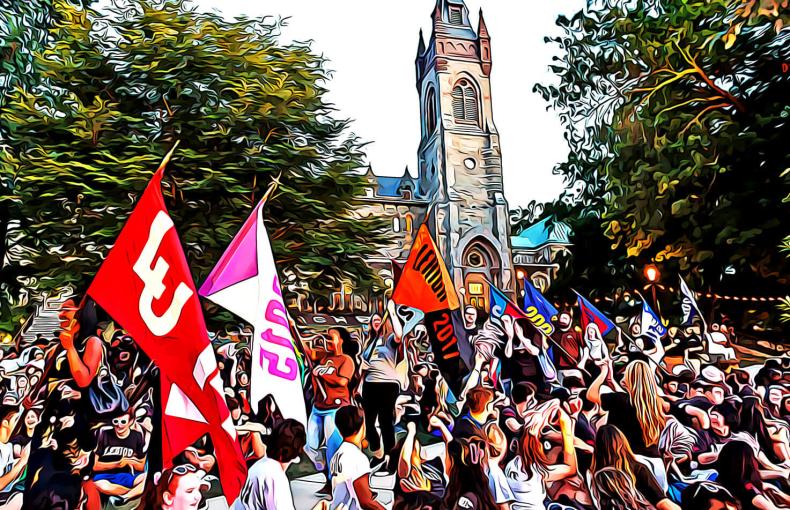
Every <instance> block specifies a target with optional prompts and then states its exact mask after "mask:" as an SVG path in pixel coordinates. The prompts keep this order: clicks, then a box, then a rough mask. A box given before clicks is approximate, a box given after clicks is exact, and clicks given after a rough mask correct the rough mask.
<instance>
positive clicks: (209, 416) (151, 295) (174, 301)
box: [88, 155, 246, 502]
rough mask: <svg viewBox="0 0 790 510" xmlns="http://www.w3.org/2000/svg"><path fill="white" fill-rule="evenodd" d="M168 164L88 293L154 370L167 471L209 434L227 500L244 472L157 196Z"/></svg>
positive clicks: (193, 295)
mask: <svg viewBox="0 0 790 510" xmlns="http://www.w3.org/2000/svg"><path fill="white" fill-rule="evenodd" d="M168 157H169V155H168ZM167 159H168V158H165V161H164V162H163V163H162V165H161V166H160V167H159V169H158V170H157V171H156V173H155V174H154V176H153V178H152V179H151V182H150V183H149V184H148V187H147V188H146V190H145V192H144V193H143V195H142V197H141V198H140V200H139V202H138V203H137V206H136V207H135V209H134V211H133V212H132V214H131V216H129V219H128V221H127V222H126V225H125V226H124V228H123V230H122V231H121V233H120V235H119V236H118V239H117V240H116V242H115V246H114V247H113V248H112V249H111V250H110V253H109V255H108V256H107V259H106V260H105V261H104V263H103V264H102V266H101V268H100V269H99V272H98V273H97V274H96V277H95V278H94V280H93V282H92V283H91V286H90V288H89V289H88V295H90V296H91V297H92V298H93V299H94V300H95V301H96V302H97V303H98V304H99V305H100V306H101V307H102V308H104V310H105V311H107V313H108V314H109V315H110V316H111V317H112V318H113V319H114V320H115V321H117V322H118V323H119V324H121V326H123V328H124V329H125V330H126V331H128V332H129V334H130V335H131V336H132V337H133V338H134V340H135V341H136V342H137V344H138V345H139V346H140V348H141V349H142V350H143V351H144V352H145V353H146V354H147V355H148V357H149V358H151V360H153V362H154V363H156V365H157V366H158V367H159V370H160V373H161V384H162V400H163V402H162V406H163V413H162V421H163V423H162V428H163V438H162V450H163V463H164V467H166V468H167V467H170V465H172V461H173V458H174V457H175V456H176V455H178V454H179V453H181V452H182V451H183V450H184V449H186V447H188V446H189V445H191V444H192V443H194V442H195V441H196V440H198V439H199V438H200V437H202V436H203V435H205V434H209V435H210V437H211V442H212V443H213V445H214V450H215V454H216V457H217V466H218V468H219V475H220V482H221V483H222V489H223V492H224V494H225V497H226V499H227V500H228V502H232V501H233V500H234V499H235V498H236V496H238V493H239V491H240V490H241V486H242V484H243V483H244V480H245V478H246V466H245V464H244V459H243V457H242V454H241V451H240V448H239V443H238V441H237V438H236V430H235V428H234V426H233V421H232V419H231V417H230V412H229V411H228V406H227V404H226V402H225V396H224V388H223V386H222V379H221V378H220V376H219V371H218V369H217V361H216V357H215V355H214V351H213V349H212V346H211V342H210V341H209V338H208V333H207V332H206V326H205V322H204V320H203V312H202V310H201V308H200V301H199V299H198V295H197V292H196V291H195V285H194V283H193V281H192V276H191V274H190V271H189V266H188V265H187V260H186V257H185V256H184V251H183V249H182V248H181V242H180V240H179V238H178V234H177V233H176V230H175V228H174V226H173V220H171V219H170V215H169V214H168V213H167V209H166V208H165V203H164V199H163V197H162V191H161V181H162V173H163V172H164V165H165V163H166V162H167Z"/></svg>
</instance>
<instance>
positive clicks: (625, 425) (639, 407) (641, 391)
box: [587, 360, 667, 460]
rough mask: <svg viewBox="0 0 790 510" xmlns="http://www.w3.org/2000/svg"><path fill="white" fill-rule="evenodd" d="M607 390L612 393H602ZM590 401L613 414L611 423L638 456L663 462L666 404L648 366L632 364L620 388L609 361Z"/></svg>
mask: <svg viewBox="0 0 790 510" xmlns="http://www.w3.org/2000/svg"><path fill="white" fill-rule="evenodd" d="M604 387H606V388H607V389H608V390H609V392H608V393H607V392H603V391H602V389H603V388H604ZM587 398H588V399H589V400H590V401H591V402H592V403H594V404H598V405H600V406H601V408H602V409H603V410H604V411H608V412H609V419H608V422H609V423H610V424H612V425H615V426H616V427H617V428H618V429H620V430H621V431H622V432H623V434H625V437H626V439H628V442H629V444H630V445H631V448H632V449H633V451H634V453H636V454H637V455H642V456H645V457H650V458H651V459H659V460H660V457H661V455H660V453H659V451H658V440H659V438H660V437H661V431H662V430H663V429H664V426H665V425H666V423H667V417H666V414H665V412H664V406H665V401H664V398H663V397H662V396H661V394H660V392H659V389H658V384H657V383H656V378H655V374H654V372H653V370H652V369H651V368H650V365H648V364H647V362H645V361H643V360H635V361H632V362H631V363H629V364H628V366H627V367H626V369H625V373H624V375H623V380H622V386H620V385H618V384H617V383H616V382H615V381H614V377H613V374H612V366H611V361H609V360H607V361H606V362H605V363H602V364H601V373H600V374H599V375H598V377H596V379H595V380H594V381H593V382H592V384H591V385H590V389H589V390H588V392H587Z"/></svg>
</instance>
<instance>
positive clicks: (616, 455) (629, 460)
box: [590, 423, 638, 480]
mask: <svg viewBox="0 0 790 510" xmlns="http://www.w3.org/2000/svg"><path fill="white" fill-rule="evenodd" d="M636 462H638V461H637V460H636V457H635V456H634V451H633V450H632V449H631V445H630V444H629V443H628V439H626V437H625V435H624V434H623V433H622V431H620V429H618V428H617V427H615V426H614V425H611V424H608V423H607V424H605V425H602V426H601V428H599V429H598V432H596V434H595V450H594V453H593V457H592V463H591V464H590V473H595V472H597V471H600V470H602V469H604V468H614V469H617V470H618V471H621V472H623V473H625V474H626V475H628V478H630V479H631V480H636V476H635V475H634V468H633V465H634V464H635V463H636Z"/></svg>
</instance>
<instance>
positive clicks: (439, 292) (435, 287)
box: [392, 224, 460, 313]
mask: <svg viewBox="0 0 790 510" xmlns="http://www.w3.org/2000/svg"><path fill="white" fill-rule="evenodd" d="M392 300H393V301H395V302H396V303H398V304H399V305H406V306H411V307H412V308H417V309H418V310H422V311H423V312H425V313H431V312H435V311H437V310H447V309H449V310H457V309H458V308H459V306H460V305H459V304H458V296H457V295H456V294H455V288H454V287H453V281H452V279H451V278H450V274H449V273H448V272H447V268H446V267H445V265H444V261H443V260H442V256H441V254H440V253H439V250H438V249H437V248H436V244H434V242H433V239H432V238H431V234H430V232H428V227H426V226H425V225H424V224H423V225H422V226H420V230H419V231H417V236H416V237H415V238H414V244H412V246H411V251H410V252H409V258H408V260H406V265H405V266H404V268H403V272H402V273H401V275H400V278H399V279H398V284H397V286H396V287H395V291H394V292H393V293H392Z"/></svg>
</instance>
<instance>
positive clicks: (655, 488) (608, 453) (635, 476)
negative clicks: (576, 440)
mask: <svg viewBox="0 0 790 510" xmlns="http://www.w3.org/2000/svg"><path fill="white" fill-rule="evenodd" d="M606 468H614V469H615V470H617V471H620V472H622V473H624V474H625V475H626V476H627V477H628V482H629V483H628V484H627V485H628V486H633V487H634V488H635V489H636V491H637V493H638V494H639V495H640V496H642V497H643V498H644V499H645V500H646V501H647V502H648V503H650V504H651V505H653V506H654V507H655V508H657V509H658V510H680V507H679V506H678V505H676V504H675V503H674V502H673V501H672V500H670V499H669V498H668V497H667V495H666V493H665V492H664V490H663V489H662V488H661V487H660V486H659V484H658V482H657V481H656V478H655V477H654V476H653V474H652V473H651V472H650V469H648V468H647V466H645V465H644V464H643V463H641V462H639V461H638V460H637V458H636V457H635V456H634V452H633V451H632V450H631V446H630V445H629V444H628V441H627V440H626V438H625V436H624V435H623V433H622V432H621V431H620V430H619V429H618V428H617V427H615V426H614V425H609V424H607V425H602V426H601V427H600V428H599V429H598V432H597V433H596V435H595V449H594V452H593V461H592V465H591V466H590V473H591V474H592V483H591V484H590V485H591V487H592V490H593V493H594V494H596V493H598V494H600V492H601V491H602V490H604V489H603V488H601V487H596V474H597V473H598V472H599V471H600V470H602V469H606ZM607 481H608V478H607ZM599 503H600V502H599Z"/></svg>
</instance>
